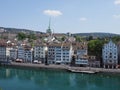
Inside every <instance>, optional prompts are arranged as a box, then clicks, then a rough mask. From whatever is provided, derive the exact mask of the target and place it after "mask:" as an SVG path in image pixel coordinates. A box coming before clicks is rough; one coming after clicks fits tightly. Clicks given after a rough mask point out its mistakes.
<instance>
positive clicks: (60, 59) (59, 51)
mask: <svg viewBox="0 0 120 90" xmlns="http://www.w3.org/2000/svg"><path fill="white" fill-rule="evenodd" d="M72 55H73V50H72V45H71V44H70V43H52V44H49V45H48V63H55V64H70V62H71V58H72Z"/></svg>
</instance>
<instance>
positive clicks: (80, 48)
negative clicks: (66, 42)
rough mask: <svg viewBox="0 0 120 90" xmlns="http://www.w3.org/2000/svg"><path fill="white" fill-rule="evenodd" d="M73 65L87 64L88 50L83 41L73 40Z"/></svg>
mask: <svg viewBox="0 0 120 90" xmlns="http://www.w3.org/2000/svg"><path fill="white" fill-rule="evenodd" d="M73 49H74V55H75V56H76V58H75V65H76V66H88V50H87V43H85V42H81V43H78V42H75V43H73Z"/></svg>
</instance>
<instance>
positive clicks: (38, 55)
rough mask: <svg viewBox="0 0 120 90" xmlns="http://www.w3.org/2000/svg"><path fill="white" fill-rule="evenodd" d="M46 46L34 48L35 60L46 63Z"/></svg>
mask: <svg viewBox="0 0 120 90" xmlns="http://www.w3.org/2000/svg"><path fill="white" fill-rule="evenodd" d="M45 48H46V45H42V44H41V45H36V46H35V47H34V60H38V61H41V62H42V63H44V59H45Z"/></svg>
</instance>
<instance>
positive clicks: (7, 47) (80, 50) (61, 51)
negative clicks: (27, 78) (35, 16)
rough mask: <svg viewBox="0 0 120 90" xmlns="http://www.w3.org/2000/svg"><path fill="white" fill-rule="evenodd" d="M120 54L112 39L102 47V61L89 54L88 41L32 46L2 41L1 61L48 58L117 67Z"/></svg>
mask: <svg viewBox="0 0 120 90" xmlns="http://www.w3.org/2000/svg"><path fill="white" fill-rule="evenodd" d="M73 56H74V57H73ZM119 56H120V45H116V44H115V43H113V42H112V41H111V40H110V41H109V42H108V43H107V44H104V46H103V48H102V63H101V62H100V61H98V60H96V56H88V48H87V43H82V42H81V43H77V42H74V43H70V42H68V43H66V42H63V43H45V44H36V45H35V46H34V47H30V46H26V45H22V44H19V45H12V44H11V43H6V42H4V41H2V40H1V41H0V61H8V60H12V61H20V60H21V61H23V62H30V63H32V62H34V61H40V62H41V63H45V61H46V60H47V63H48V64H73V65H76V66H91V67H100V64H102V66H103V67H104V68H116V67H117V66H118V63H119ZM73 59H74V61H73Z"/></svg>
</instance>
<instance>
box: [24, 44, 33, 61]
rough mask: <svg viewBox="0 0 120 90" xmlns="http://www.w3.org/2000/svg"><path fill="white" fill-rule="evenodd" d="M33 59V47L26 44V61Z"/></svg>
mask: <svg viewBox="0 0 120 90" xmlns="http://www.w3.org/2000/svg"><path fill="white" fill-rule="evenodd" d="M32 61H33V49H32V48H31V47H28V46H25V47H24V62H31V63H32Z"/></svg>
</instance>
